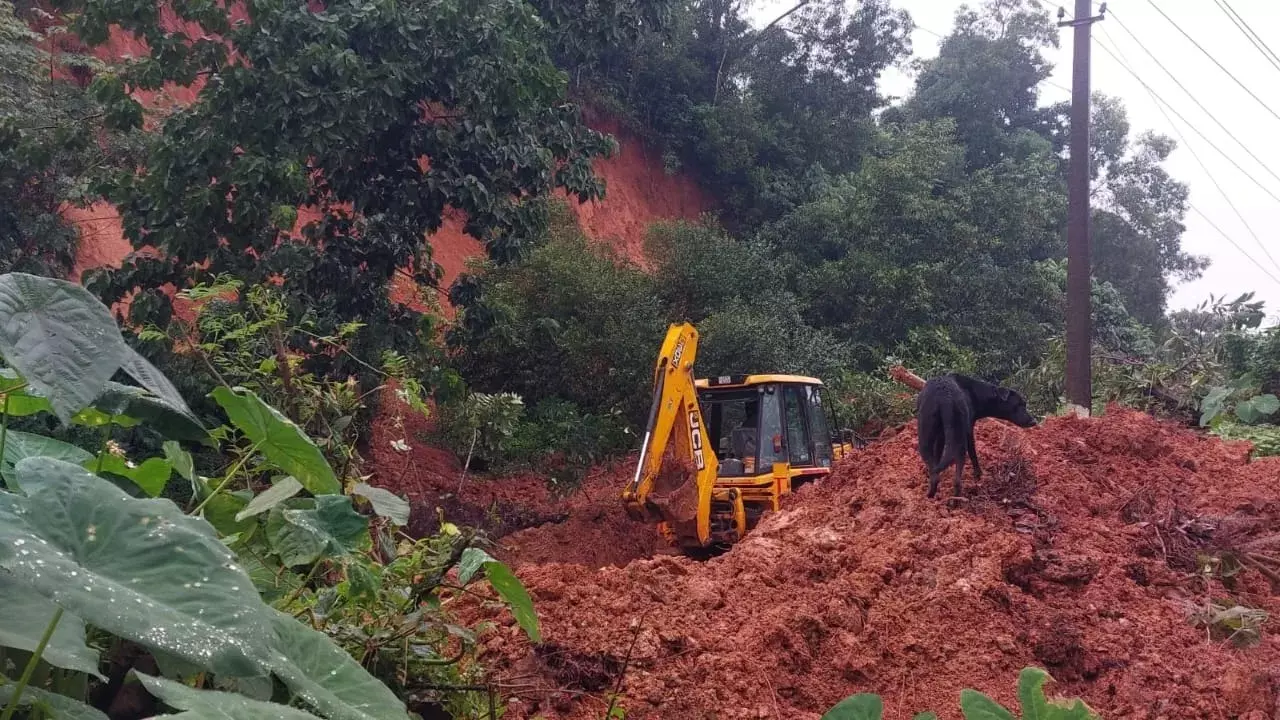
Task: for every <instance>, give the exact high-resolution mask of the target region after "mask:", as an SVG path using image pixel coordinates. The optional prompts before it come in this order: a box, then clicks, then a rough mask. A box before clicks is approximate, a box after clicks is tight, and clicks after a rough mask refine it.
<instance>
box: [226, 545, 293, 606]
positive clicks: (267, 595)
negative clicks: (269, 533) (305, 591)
mask: <svg viewBox="0 0 1280 720" xmlns="http://www.w3.org/2000/svg"><path fill="white" fill-rule="evenodd" d="M260 554H262V555H266V551H265V550H264V551H263V552H262V553H260ZM256 555H257V554H256V553H253V552H244V553H242V554H241V555H240V565H241V566H242V567H243V568H244V569H245V571H246V572H248V573H249V577H250V578H252V579H253V584H254V586H255V587H257V588H258V593H259V594H261V596H262V599H263V601H264V602H268V603H274V602H275V601H277V600H279V599H281V598H283V597H286V596H288V595H291V594H292V593H293V592H295V591H296V590H297V589H298V588H300V587H302V576H301V575H299V574H298V573H296V572H293V571H292V570H286V569H282V568H280V567H279V566H278V565H276V564H275V563H272V564H271V565H266V564H264V563H263V561H262V560H260V559H258V557H257V556H256Z"/></svg>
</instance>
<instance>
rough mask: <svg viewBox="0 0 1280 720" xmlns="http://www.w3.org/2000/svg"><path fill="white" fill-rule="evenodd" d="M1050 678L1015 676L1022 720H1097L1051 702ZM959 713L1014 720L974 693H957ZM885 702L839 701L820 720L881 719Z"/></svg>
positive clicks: (980, 719)
mask: <svg viewBox="0 0 1280 720" xmlns="http://www.w3.org/2000/svg"><path fill="white" fill-rule="evenodd" d="M1050 680H1051V678H1050V677H1049V674H1048V673H1047V672H1045V671H1044V670H1041V669H1040V668H1035V667H1028V668H1023V670H1022V672H1021V673H1019V675H1018V703H1019V705H1020V706H1021V713H1022V719H1023V720H1096V719H1097V718H1098V715H1097V714H1095V713H1094V712H1093V710H1091V709H1089V706H1088V705H1085V704H1084V702H1083V701H1082V700H1079V699H1074V700H1057V699H1054V700H1050V699H1049V698H1046V697H1045V694H1044V686H1045V684H1046V683H1047V682H1049V681H1050ZM960 712H961V713H963V715H964V718H965V720H1017V716H1015V715H1014V714H1013V713H1011V712H1009V711H1008V710H1007V709H1005V708H1004V707H1003V706H1001V705H1000V704H999V703H997V702H996V701H995V700H992V699H991V698H990V697H988V696H987V695H984V694H982V693H980V692H978V691H976V690H969V689H965V690H961V691H960ZM883 714H884V703H883V702H882V701H881V699H880V696H878V695H872V694H867V693H862V694H859V695H853V696H850V697H848V698H845V699H844V700H842V701H840V703H838V704H837V705H836V706H835V707H833V708H831V709H830V710H828V711H827V713H826V714H825V715H823V716H822V720H880V718H881V717H882V716H883ZM915 717H916V720H926V719H933V720H936V718H937V715H935V714H934V713H932V712H926V713H920V714H918V715H916V716H915Z"/></svg>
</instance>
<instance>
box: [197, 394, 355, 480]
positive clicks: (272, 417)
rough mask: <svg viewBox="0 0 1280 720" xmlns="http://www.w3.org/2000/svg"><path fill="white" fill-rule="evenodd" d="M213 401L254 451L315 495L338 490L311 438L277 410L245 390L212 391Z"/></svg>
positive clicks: (333, 476)
mask: <svg viewBox="0 0 1280 720" xmlns="http://www.w3.org/2000/svg"><path fill="white" fill-rule="evenodd" d="M213 398H214V399H215V400H217V401H218V404H219V405H221V406H222V409H223V410H225V411H226V412H227V416H228V417H229V418H231V422H232V423H233V424H234V425H235V426H236V427H237V428H239V429H240V431H241V432H243V433H244V434H245V437H247V438H248V439H249V440H250V441H252V442H253V446H254V449H256V450H257V451H258V452H261V453H262V454H263V455H264V456H266V458H267V459H268V460H269V461H270V462H272V463H273V464H275V465H276V466H277V467H279V468H280V469H281V470H283V471H284V472H286V473H289V474H290V475H291V476H292V477H293V478H295V479H296V480H297V481H298V482H300V483H302V486H303V487H305V488H306V489H307V490H309V491H310V492H312V493H314V494H316V495H322V494H326V493H335V492H339V491H340V490H341V486H340V485H339V483H338V478H337V476H336V475H334V472H333V468H331V467H329V463H328V462H326V461H325V458H324V454H323V453H321V452H320V448H317V447H316V446H315V444H314V443H312V442H311V439H310V438H308V437H307V436H306V435H304V434H303V433H302V430H301V428H299V427H298V426H297V425H295V424H294V423H293V421H291V420H289V419H288V418H286V417H285V416H284V415H283V414H281V413H280V411H279V410H276V409H275V408H273V407H271V406H270V405H268V404H266V403H265V402H263V401H262V399H261V398H259V397H258V396H257V395H255V394H254V393H253V392H252V391H251V390H247V389H245V388H239V387H237V388H227V387H220V388H215V389H214V391H213Z"/></svg>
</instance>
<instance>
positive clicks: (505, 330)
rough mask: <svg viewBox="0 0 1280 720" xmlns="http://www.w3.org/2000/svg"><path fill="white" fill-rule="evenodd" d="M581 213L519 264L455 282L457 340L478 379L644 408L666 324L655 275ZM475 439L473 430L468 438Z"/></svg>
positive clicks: (464, 368) (495, 386) (487, 388)
mask: <svg viewBox="0 0 1280 720" xmlns="http://www.w3.org/2000/svg"><path fill="white" fill-rule="evenodd" d="M570 222H571V219H568V218H565V219H563V220H561V221H560V224H559V225H558V226H557V227H556V229H555V232H553V233H552V234H551V236H550V237H549V238H548V239H547V240H546V242H545V243H544V244H542V245H540V246H539V247H538V248H537V249H535V250H534V251H533V253H532V254H531V255H530V257H529V258H528V259H527V260H525V261H523V262H521V263H519V264H516V265H510V266H503V267H490V268H488V269H486V270H485V271H484V273H483V274H482V275H479V276H469V277H466V278H464V279H463V280H461V281H460V282H459V284H457V285H455V286H454V288H453V290H452V291H451V292H450V299H451V300H452V301H453V302H454V303H455V305H458V306H459V307H460V308H461V311H460V313H459V318H458V324H457V326H456V327H455V328H454V329H453V330H452V331H451V332H450V334H449V336H448V341H449V345H450V347H451V348H452V349H453V350H454V353H455V355H454V360H455V362H456V363H457V367H458V369H459V371H460V372H461V373H462V375H463V377H465V378H466V380H467V383H468V385H470V386H471V388H472V389H473V390H475V391H478V392H484V393H491V394H492V393H498V392H512V393H515V394H517V395H519V396H520V397H521V398H523V400H524V402H525V403H526V404H528V405H535V406H536V405H537V404H538V403H539V402H541V401H543V400H547V399H551V398H556V399H559V400H563V401H567V402H570V403H573V404H574V405H575V406H577V407H578V408H580V409H581V410H582V411H584V412H587V413H592V414H602V413H608V412H610V411H611V410H613V409H614V408H619V409H621V410H622V411H623V414H624V415H625V416H626V417H627V418H629V419H634V418H637V417H640V416H642V415H643V414H644V411H645V408H646V396H645V394H644V393H643V391H641V392H640V393H637V388H644V387H645V386H646V385H648V383H650V382H651V377H650V376H651V373H652V367H651V366H652V362H653V354H654V352H655V348H657V347H658V345H659V344H660V342H661V340H662V334H663V332H664V331H665V327H666V326H665V324H664V323H663V318H662V313H661V309H660V305H659V302H658V299H657V298H656V296H655V294H654V290H653V288H654V284H653V282H654V281H653V279H652V278H650V277H649V276H647V275H645V274H644V273H643V272H641V271H640V270H639V269H638V268H636V267H634V266H632V265H630V264H627V263H625V262H623V261H622V260H620V259H619V258H616V257H614V256H612V255H611V254H610V253H608V252H607V251H605V250H602V249H599V248H593V247H591V246H589V245H588V244H587V240H586V239H585V238H584V237H582V236H581V234H580V233H579V232H577V231H576V229H573V228H571V227H570V226H569V223H570ZM467 441H468V442H469V441H470V438H467Z"/></svg>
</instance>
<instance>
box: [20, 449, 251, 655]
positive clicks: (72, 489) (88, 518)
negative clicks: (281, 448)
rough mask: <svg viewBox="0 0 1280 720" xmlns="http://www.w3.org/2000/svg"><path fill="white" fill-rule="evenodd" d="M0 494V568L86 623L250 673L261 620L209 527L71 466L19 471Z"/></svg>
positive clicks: (33, 464)
mask: <svg viewBox="0 0 1280 720" xmlns="http://www.w3.org/2000/svg"><path fill="white" fill-rule="evenodd" d="M16 473H17V477H18V482H19V484H20V485H21V487H22V489H23V490H24V492H25V493H26V495H25V496H22V495H16V494H11V493H0V567H3V568H5V569H7V570H9V571H10V572H12V573H13V574H14V576H15V578H16V579H17V580H19V581H21V582H23V583H24V584H27V585H29V586H30V587H32V588H33V589H34V590H36V591H37V592H39V593H40V594H42V595H44V596H45V597H47V598H50V599H51V600H53V601H54V602H55V603H57V604H59V605H61V606H62V607H63V608H64V609H66V610H67V611H68V612H71V613H73V614H75V615H77V616H78V617H80V618H82V619H83V620H84V621H85V622H87V623H89V624H90V625H94V626H96V627H99V628H102V629H103V630H106V631H108V632H111V633H114V634H116V635H119V636H121V637H123V638H126V639H130V640H134V641H135V642H138V643H141V644H142V645H145V646H148V647H154V648H158V649H160V650H164V651H166V652H169V653H171V654H173V655H176V656H178V657H180V658H183V659H186V660H188V661H190V662H194V663H197V664H199V665H201V666H202V667H205V668H208V669H210V670H213V671H214V672H217V673H226V674H228V675H237V676H253V675H259V674H261V668H260V662H261V659H262V658H263V657H265V656H266V655H267V654H268V652H269V648H268V646H267V643H268V642H269V640H268V638H269V635H270V617H269V616H268V615H267V614H266V610H267V607H266V605H264V604H263V602H262V600H261V598H259V596H258V592H257V590H256V589H255V588H254V586H253V583H252V581H250V579H249V576H248V575H246V574H245V572H244V570H242V569H241V568H240V566H239V565H238V564H236V558H235V556H234V555H233V554H232V553H231V551H230V550H228V549H227V548H226V546H225V545H223V544H222V543H221V542H219V540H218V537H217V535H216V534H215V533H214V531H213V528H212V527H210V526H209V524H208V523H206V522H205V521H203V520H199V519H196V518H190V517H187V516H185V515H183V514H182V512H181V511H180V510H179V509H178V508H177V506H175V505H174V504H173V503H172V502H170V501H168V500H142V499H135V498H131V497H129V496H128V495H126V494H124V493H123V492H122V491H121V490H119V489H118V488H116V487H115V486H114V485H112V484H111V483H110V482H108V481H107V480H105V479H103V478H100V477H98V476H96V475H93V474H92V473H89V472H88V471H86V470H84V469H83V468H81V467H78V466H76V465H71V464H69V463H65V462H62V461H60V460H53V459H49V458H28V459H26V460H23V461H22V462H20V463H18V466H17V468H16Z"/></svg>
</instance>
